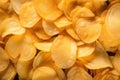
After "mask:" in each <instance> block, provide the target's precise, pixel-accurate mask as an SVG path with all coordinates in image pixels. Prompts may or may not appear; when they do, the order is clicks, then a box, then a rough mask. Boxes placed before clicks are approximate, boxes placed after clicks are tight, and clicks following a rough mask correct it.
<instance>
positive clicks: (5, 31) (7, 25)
mask: <svg viewBox="0 0 120 80" xmlns="http://www.w3.org/2000/svg"><path fill="white" fill-rule="evenodd" d="M0 26H1V27H0V35H2V37H5V36H7V35H10V34H17V35H18V34H23V33H25V29H24V28H23V27H22V26H21V25H20V22H19V21H18V19H17V18H15V17H11V18H6V19H5V20H4V21H3V22H2V23H1V24H0Z"/></svg>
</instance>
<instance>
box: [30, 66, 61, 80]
mask: <svg viewBox="0 0 120 80" xmlns="http://www.w3.org/2000/svg"><path fill="white" fill-rule="evenodd" d="M32 80H59V78H58V76H57V74H56V71H55V70H54V69H53V68H51V67H48V66H42V67H39V68H37V69H36V70H35V71H34V73H33V77H32Z"/></svg>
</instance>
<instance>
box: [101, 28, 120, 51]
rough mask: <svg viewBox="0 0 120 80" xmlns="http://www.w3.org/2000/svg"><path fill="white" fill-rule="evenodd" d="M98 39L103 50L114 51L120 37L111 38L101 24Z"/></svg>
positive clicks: (119, 42)
mask: <svg viewBox="0 0 120 80" xmlns="http://www.w3.org/2000/svg"><path fill="white" fill-rule="evenodd" d="M99 41H100V42H101V44H102V45H103V47H104V48H105V50H106V51H110V52H116V50H117V48H118V46H119V44H120V39H115V38H112V37H111V36H110V35H109V34H108V32H107V30H106V27H105V26H102V31H101V34H100V37H99Z"/></svg>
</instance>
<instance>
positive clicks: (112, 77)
mask: <svg viewBox="0 0 120 80" xmlns="http://www.w3.org/2000/svg"><path fill="white" fill-rule="evenodd" d="M113 71H115V70H110V69H108V68H107V69H105V70H103V71H101V72H100V73H97V74H96V75H95V77H94V80H119V79H120V78H119V75H117V74H114V72H113ZM115 73H116V72H115Z"/></svg>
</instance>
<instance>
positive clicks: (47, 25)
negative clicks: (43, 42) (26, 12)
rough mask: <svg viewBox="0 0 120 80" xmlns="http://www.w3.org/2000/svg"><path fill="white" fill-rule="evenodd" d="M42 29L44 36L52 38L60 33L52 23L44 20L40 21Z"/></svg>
mask: <svg viewBox="0 0 120 80" xmlns="http://www.w3.org/2000/svg"><path fill="white" fill-rule="evenodd" d="M42 27H43V29H44V31H45V33H46V34H48V35H49V36H54V35H57V34H58V33H60V30H59V29H58V28H57V27H56V26H55V24H54V23H52V22H47V21H45V20H43V21H42Z"/></svg>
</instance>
